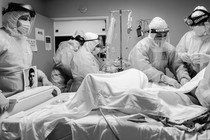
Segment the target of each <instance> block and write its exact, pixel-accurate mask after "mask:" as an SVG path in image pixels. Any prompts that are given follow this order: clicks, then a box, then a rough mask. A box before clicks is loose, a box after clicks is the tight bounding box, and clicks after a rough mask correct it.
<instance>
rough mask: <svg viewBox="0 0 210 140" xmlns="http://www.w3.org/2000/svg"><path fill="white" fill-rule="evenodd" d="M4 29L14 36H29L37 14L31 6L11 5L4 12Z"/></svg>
mask: <svg viewBox="0 0 210 140" xmlns="http://www.w3.org/2000/svg"><path fill="white" fill-rule="evenodd" d="M2 13H3V27H5V28H6V29H7V30H8V31H10V33H11V35H13V36H20V35H28V34H30V32H31V29H32V28H31V27H33V24H34V20H35V17H36V13H35V11H34V10H33V8H32V7H31V6H30V5H27V4H19V3H9V5H8V8H7V9H5V10H4V11H3V12H2Z"/></svg>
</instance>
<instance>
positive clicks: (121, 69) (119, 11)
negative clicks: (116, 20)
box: [111, 10, 130, 72]
mask: <svg viewBox="0 0 210 140" xmlns="http://www.w3.org/2000/svg"><path fill="white" fill-rule="evenodd" d="M122 12H130V10H115V11H111V13H119V15H120V58H119V60H120V68H119V69H118V71H119V72H120V71H123V68H122V60H123V58H122Z"/></svg>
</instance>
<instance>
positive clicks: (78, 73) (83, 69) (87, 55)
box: [71, 36, 103, 91]
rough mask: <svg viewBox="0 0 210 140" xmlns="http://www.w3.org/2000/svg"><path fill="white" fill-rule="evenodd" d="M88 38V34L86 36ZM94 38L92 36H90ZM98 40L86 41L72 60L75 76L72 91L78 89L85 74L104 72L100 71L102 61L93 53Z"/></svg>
mask: <svg viewBox="0 0 210 140" xmlns="http://www.w3.org/2000/svg"><path fill="white" fill-rule="evenodd" d="M86 37H87V38H88V36H86ZM88 39H92V38H88ZM97 44H98V40H93V41H88V42H85V44H84V45H83V47H81V48H80V49H79V50H78V51H77V53H75V55H74V57H73V59H72V61H71V72H72V75H73V78H74V81H73V84H72V86H71V87H72V88H71V91H77V89H78V88H79V86H80V85H81V83H82V81H83V79H84V78H85V76H86V75H87V74H89V73H103V72H102V71H100V62H99V61H98V60H97V59H96V58H95V56H94V55H93V54H92V53H91V52H92V51H93V50H94V48H95V47H96V45H97Z"/></svg>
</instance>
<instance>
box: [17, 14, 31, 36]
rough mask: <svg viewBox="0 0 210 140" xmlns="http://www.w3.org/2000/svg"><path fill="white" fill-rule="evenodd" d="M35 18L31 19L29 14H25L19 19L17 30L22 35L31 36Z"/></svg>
mask: <svg viewBox="0 0 210 140" xmlns="http://www.w3.org/2000/svg"><path fill="white" fill-rule="evenodd" d="M34 20H35V18H31V16H30V14H29V13H24V14H23V15H22V16H20V17H19V18H18V21H17V30H18V32H19V33H20V34H21V35H24V36H26V35H29V34H30V33H31V30H32V28H33V25H34Z"/></svg>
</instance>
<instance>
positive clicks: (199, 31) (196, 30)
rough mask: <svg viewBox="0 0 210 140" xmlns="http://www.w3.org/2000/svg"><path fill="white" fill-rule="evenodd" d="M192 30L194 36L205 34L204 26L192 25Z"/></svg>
mask: <svg viewBox="0 0 210 140" xmlns="http://www.w3.org/2000/svg"><path fill="white" fill-rule="evenodd" d="M193 31H194V33H195V35H196V36H203V35H206V28H205V26H203V25H202V26H195V27H193Z"/></svg>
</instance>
